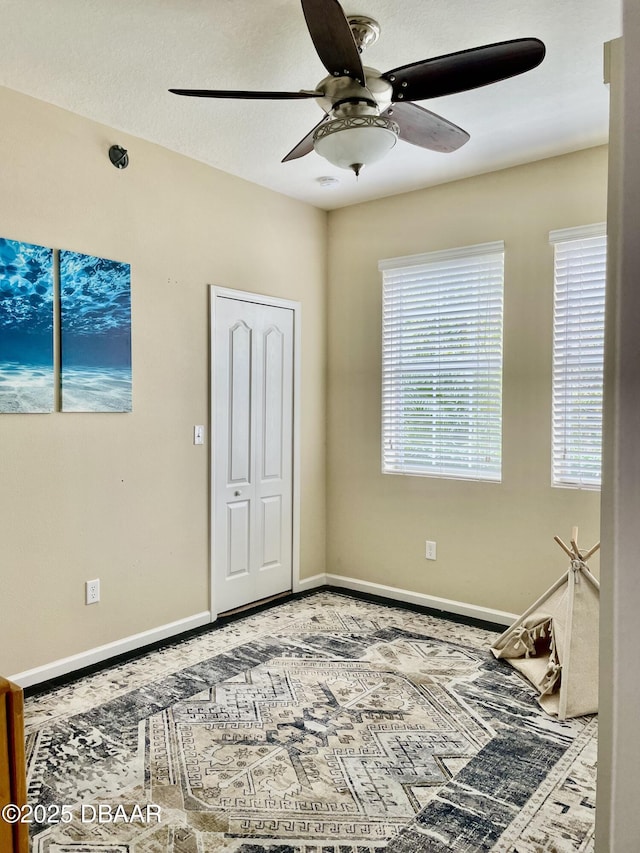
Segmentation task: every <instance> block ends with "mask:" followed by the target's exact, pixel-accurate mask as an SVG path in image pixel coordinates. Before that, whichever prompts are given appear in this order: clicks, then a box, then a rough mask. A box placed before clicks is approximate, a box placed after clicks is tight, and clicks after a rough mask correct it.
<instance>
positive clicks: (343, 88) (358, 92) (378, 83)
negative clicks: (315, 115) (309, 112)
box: [316, 68, 393, 115]
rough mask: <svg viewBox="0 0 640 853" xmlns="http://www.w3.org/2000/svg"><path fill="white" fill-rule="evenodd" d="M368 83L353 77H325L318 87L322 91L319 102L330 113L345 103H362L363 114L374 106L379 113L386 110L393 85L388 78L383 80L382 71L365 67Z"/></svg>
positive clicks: (366, 113)
mask: <svg viewBox="0 0 640 853" xmlns="http://www.w3.org/2000/svg"><path fill="white" fill-rule="evenodd" d="M364 70H365V73H366V85H364V86H362V85H361V84H360V83H358V82H357V81H356V80H353V79H352V78H351V77H332V76H329V77H325V78H324V79H323V80H321V81H320V82H319V83H318V85H317V86H316V89H317V91H318V92H322V97H321V98H318V103H319V105H320V106H321V107H322V109H323V110H324V111H325V113H327V115H330V114H331V113H332V112H334V111H336V110H337V109H339V108H341V106H342V105H343V104H357V103H361V104H362V106H363V111H362V113H361V114H362V115H368V114H369V113H370V110H369V109H364V108H365V107H373V108H374V109H375V110H376V111H377V112H378V113H381V112H384V111H385V110H386V109H387V108H388V107H389V106H390V105H391V97H392V95H393V87H392V85H391V83H389V81H387V80H383V79H382V77H381V76H380V72H379V71H377V70H376V69H375V68H365V69H364Z"/></svg>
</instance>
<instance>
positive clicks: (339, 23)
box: [302, 0, 364, 83]
mask: <svg viewBox="0 0 640 853" xmlns="http://www.w3.org/2000/svg"><path fill="white" fill-rule="evenodd" d="M302 11H303V12H304V17H305V19H306V21H307V27H308V28H309V34H310V36H311V40H312V42H313V44H314V46H315V49H316V51H317V52H318V56H319V57H320V60H321V62H322V64H323V65H324V67H325V68H326V69H327V71H328V72H329V74H333V75H334V76H336V77H343V76H344V77H352V78H353V79H354V80H358V81H360V82H361V83H364V70H363V68H362V60H361V59H360V53H359V52H358V48H357V47H356V43H355V41H354V38H353V33H352V32H351V27H350V26H349V21H347V17H346V15H345V13H344V10H343V9H342V6H341V5H340V4H339V3H338V0H302Z"/></svg>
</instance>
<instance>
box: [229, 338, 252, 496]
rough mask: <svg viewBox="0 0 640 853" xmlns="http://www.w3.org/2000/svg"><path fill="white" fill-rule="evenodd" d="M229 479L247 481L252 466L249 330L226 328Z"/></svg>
mask: <svg viewBox="0 0 640 853" xmlns="http://www.w3.org/2000/svg"><path fill="white" fill-rule="evenodd" d="M229 382H230V388H229V404H228V411H229V420H230V424H229V445H230V452H229V463H230V465H229V481H230V482H231V483H234V484H239V483H248V482H249V480H250V470H251V393H250V389H251V330H250V329H249V328H248V326H246V325H245V324H244V323H237V324H236V325H235V326H234V327H233V328H232V329H230V330H229Z"/></svg>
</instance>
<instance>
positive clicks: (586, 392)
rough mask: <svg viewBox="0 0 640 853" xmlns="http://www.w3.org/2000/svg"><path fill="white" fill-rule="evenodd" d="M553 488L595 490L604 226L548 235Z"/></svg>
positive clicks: (599, 427) (599, 438)
mask: <svg viewBox="0 0 640 853" xmlns="http://www.w3.org/2000/svg"><path fill="white" fill-rule="evenodd" d="M549 240H550V242H551V243H552V244H553V247H554V254H555V296H554V312H553V452H552V483H553V485H554V486H573V487H574V488H586V489H589V488H591V489H597V488H599V486H600V472H601V460H602V368H603V359H604V302H605V278H606V258H607V238H606V236H605V226H604V225H603V224H600V225H592V226H587V227H585V228H567V229H565V230H562V231H552V232H551V234H550V235H549Z"/></svg>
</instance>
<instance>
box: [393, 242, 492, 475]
mask: <svg viewBox="0 0 640 853" xmlns="http://www.w3.org/2000/svg"><path fill="white" fill-rule="evenodd" d="M487 256H500V257H499V260H498V259H496V258H495V257H494V259H493V260H494V261H495V262H496V264H497V265H498V267H499V273H498V274H497V279H498V280H499V285H498V288H496V287H495V278H496V277H495V276H493V278H494V280H493V281H492V282H491V284H490V285H489V286H488V287H486V288H484V289H483V288H482V287H481V286H479V287H478V290H477V293H478V298H484V299H486V300H487V302H489V301H494V302H495V301H497V304H498V308H497V313H496V315H495V316H493V315H492V318H491V320H490V322H491V323H492V325H496V324H497V334H498V342H497V346H496V345H495V344H494V346H495V347H496V351H497V356H496V354H495V353H492V354H491V355H490V356H489V358H488V359H487V358H486V356H485V360H487V361H488V362H492V360H495V359H496V358H497V359H498V361H499V368H498V370H495V367H494V366H493V367H491V368H490V369H487V370H486V371H485V373H484V377H485V380H486V377H488V376H491V378H492V381H494V382H495V381H496V379H497V381H498V391H497V393H494V394H487V397H486V399H487V400H488V401H489V402H490V404H492V405H493V407H494V409H495V406H496V405H497V415H496V414H495V411H494V412H493V413H492V414H489V415H487V416H486V417H485V418H483V419H482V421H480V420H479V419H476V421H475V423H476V424H479V425H480V427H481V428H484V429H485V430H487V429H488V430H489V432H491V431H492V430H493V431H494V432H495V431H496V429H495V421H496V419H497V422H498V428H497V433H498V439H497V444H498V449H497V456H496V459H497V461H496V460H494V461H493V466H492V467H493V471H491V470H490V467H491V466H489V465H487V466H486V467H485V468H482V466H481V465H478V461H479V458H480V457H479V454H477V455H476V457H475V458H474V459H473V460H472V462H473V465H474V466H475V467H474V468H473V469H470V470H468V471H463V470H460V469H457V470H451V469H453V468H454V466H455V465H456V464H458V465H459V464H461V462H462V463H463V462H464V457H463V455H460V456H459V457H458V460H457V461H456V460H454V463H452V464H451V469H450V470H437V469H432V470H430V469H428V468H425V469H424V470H419V469H418V466H417V465H416V466H409V465H406V464H404V463H402V464H398V463H397V462H396V464H393V462H391V461H390V459H389V452H388V448H387V442H388V440H389V433H390V432H392V431H393V426H392V425H391V423H390V416H389V408H390V406H391V405H393V399H394V398H393V397H391V398H389V396H388V394H387V393H386V391H385V386H386V385H388V384H390V383H393V381H394V378H395V376H394V374H393V372H390V370H389V368H388V364H387V363H386V358H387V355H388V351H389V348H390V347H391V344H390V342H389V338H388V336H387V332H386V329H385V322H388V317H389V314H388V311H389V310H390V309H389V307H388V303H387V288H391V287H392V286H393V284H392V283H391V282H390V281H389V280H388V277H389V276H391V275H393V274H394V273H396V274H398V275H399V276H400V277H402V275H403V271H406V275H410V274H411V270H412V268H413V270H414V271H415V272H416V273H420V272H421V271H422V272H423V273H424V275H425V279H428V268H429V267H431V268H432V270H434V271H435V270H437V269H441V268H442V266H443V265H444V266H446V265H447V264H451V265H452V266H453V265H458V266H460V267H462V266H463V265H464V261H465V259H469V260H474V259H477V261H478V268H480V267H481V266H482V263H483V259H485V263H491V259H490V258H488V257H487ZM504 261H505V245H504V241H502V240H499V241H494V242H491V243H479V244H474V245H470V246H462V247H458V248H454V249H447V250H444V251H435V252H428V253H423V254H417V255H407V256H403V257H397V258H387V259H384V260H381V261H379V263H378V269H379V271H380V272H381V273H382V310H381V314H382V330H381V331H382V334H381V339H382V373H381V471H382V473H383V474H391V475H400V476H418V477H432V478H444V479H450V480H461V481H468V482H483V483H501V482H502V463H503V458H502V457H503V453H502V445H503V422H502V414H503V373H504V284H505V276H504ZM492 275H493V273H492ZM437 278H438V275H436V274H435V272H434V276H433V279H432V281H433V282H434V286H437ZM395 283H396V285H397V287H398V289H399V288H400V287H401V286H402V283H401V282H398V281H396V282H395ZM426 286H428V284H427V285H426ZM453 287H454V286H452V285H449V291H452V290H453ZM491 287H493V288H494V289H493V290H491ZM498 290H499V293H498ZM443 292H444V293H445V295H446V293H447V288H446V286H445V287H444V288H443ZM469 296H471V297H472V296H473V290H472V288H471V286H470V287H469ZM431 316H432V317H435V318H436V319H435V323H436V324H439V323H442V325H443V326H445V327H446V324H447V317H448V316H450V315H447V312H446V311H445V312H442V313H440V314H439V315H436V314H435V313H434V314H432V315H431ZM476 322H477V323H479V322H480V320H479V314H478V315H477V317H476ZM494 335H495V330H494ZM469 339H470V340H473V336H471V337H470V338H469ZM488 339H489V336H487V338H485V340H488ZM475 342H476V343H478V344H480V343H481V338H480V337H479V335H477V333H476V337H475ZM477 351H478V353H479V352H480V350H479V348H478V350H477ZM399 373H400V371H399V372H398V374H396V375H399ZM451 375H454V376H455V375H456V374H455V372H454V373H452V374H451ZM462 375H464V368H459V373H458V374H457V381H460V379H459V377H460V376H462ZM391 393H392V394H393V392H391ZM389 399H391V403H390V402H389ZM396 399H397V400H398V401H399V400H400V398H399V397H398V398H396ZM466 399H467V400H468V399H469V398H468V397H467V398H466ZM397 405H400V403H399V402H397ZM468 411H469V412H472V410H471V409H468ZM472 414H473V412H472ZM476 414H477V413H476ZM403 430H404V427H403ZM438 430H440V431H441V430H442V423H439V424H436V426H435V427H434V430H433V433H432V434H436V436H437V431H438ZM493 442H494V444H493V449H494V452H495V435H494V437H493ZM435 447H436V449H437V454H438V460H437V463H436V464H437V467H438V468H440V469H443V468H446V465H445V464H444V463H443V457H444V455H445V454H444V453H443V450H445V451H446V449H448V448H447V442H446V440H443V439H438V438H436V442H435ZM401 453H402V451H401V452H400V455H401ZM469 455H470V456H471V454H469ZM434 468H435V466H434Z"/></svg>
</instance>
